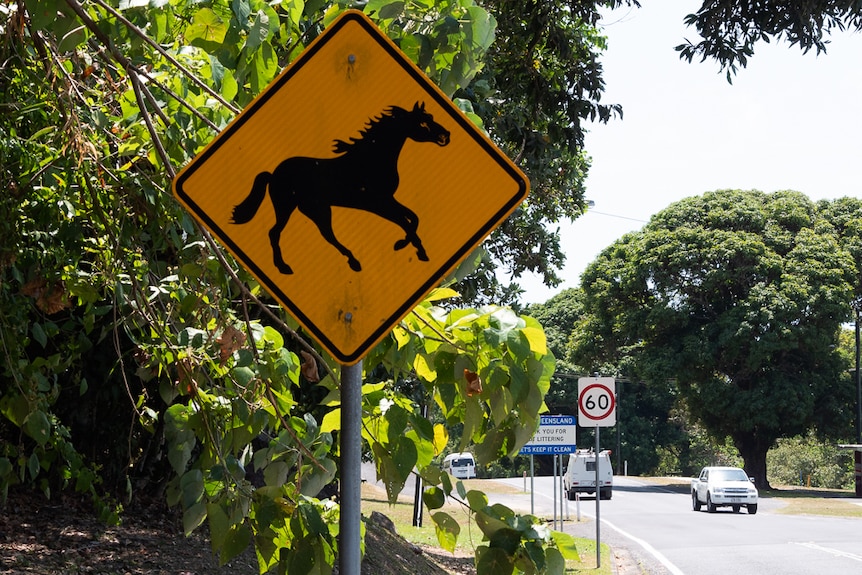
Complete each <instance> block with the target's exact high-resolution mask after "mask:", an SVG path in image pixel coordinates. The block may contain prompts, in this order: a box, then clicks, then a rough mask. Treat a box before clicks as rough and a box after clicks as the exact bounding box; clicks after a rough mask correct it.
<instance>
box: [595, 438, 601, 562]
mask: <svg viewBox="0 0 862 575" xmlns="http://www.w3.org/2000/svg"><path fill="white" fill-rule="evenodd" d="M600 500H601V494H600V489H599V426H598V425H597V426H596V569H598V568H599V567H601V566H602V535H601V529H602V528H601V525H602V520H601V512H600V507H601V506H600V505H599V501H600Z"/></svg>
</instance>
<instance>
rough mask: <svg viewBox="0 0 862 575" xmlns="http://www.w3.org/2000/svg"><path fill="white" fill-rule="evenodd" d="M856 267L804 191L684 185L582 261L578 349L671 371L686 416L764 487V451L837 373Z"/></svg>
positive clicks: (817, 400) (812, 409)
mask: <svg viewBox="0 0 862 575" xmlns="http://www.w3.org/2000/svg"><path fill="white" fill-rule="evenodd" d="M856 273H857V272H856V265H855V262H854V260H853V258H852V257H851V255H850V253H849V252H848V251H847V250H846V249H844V248H843V247H842V246H841V244H840V242H839V236H838V234H837V233H836V231H835V228H834V227H833V226H832V225H831V223H830V222H829V221H828V220H827V219H825V218H824V215H823V214H822V213H821V212H820V210H818V209H817V206H815V204H814V203H812V202H811V201H809V200H808V199H807V198H806V197H805V196H804V195H802V194H800V193H797V192H775V193H771V194H765V193H762V192H757V191H738V190H723V191H716V192H711V193H707V194H704V195H703V196H698V197H692V198H688V199H685V200H682V201H680V202H677V203H675V204H673V205H671V206H670V207H668V208H667V209H665V210H663V211H662V212H660V213H659V214H657V215H656V216H654V217H653V218H652V220H651V221H650V222H649V224H647V225H646V226H645V227H644V228H643V229H642V230H641V231H639V232H635V233H631V234H628V235H626V236H624V237H623V238H622V239H620V240H618V241H617V242H615V243H614V244H613V245H611V246H610V247H608V248H607V249H605V250H604V251H603V252H602V253H601V254H600V256H599V257H598V258H597V259H596V260H595V261H594V262H593V263H592V264H590V266H589V267H588V268H587V270H586V271H585V273H584V275H583V278H582V282H583V289H584V293H585V299H584V309H585V316H584V318H583V321H582V322H581V323H580V324H579V327H578V331H577V334H576V336H575V338H576V356H577V357H579V358H580V359H581V361H582V362H584V363H586V362H603V361H612V360H620V359H621V358H627V359H628V360H629V361H633V362H634V363H635V364H636V365H637V368H638V371H639V373H640V374H641V375H642V376H643V377H644V378H645V380H646V381H648V382H654V381H662V380H666V379H674V380H675V381H676V384H677V387H678V389H679V393H680V396H681V398H682V399H683V400H684V401H685V402H686V405H687V407H688V409H689V411H690V413H691V415H692V416H693V417H694V418H696V420H697V421H699V422H700V423H702V424H703V426H704V427H705V428H706V429H707V430H708V431H709V432H710V433H711V434H712V435H713V436H714V437H715V438H716V439H719V440H721V439H723V438H724V437H730V438H732V440H733V442H734V444H735V446H736V447H737V449H738V450H739V452H740V455H741V456H742V457H743V459H744V461H745V466H746V469H747V471H748V472H749V473H750V474H751V475H753V476H754V477H755V478H756V481H757V484H758V485H760V486H762V487H765V486H767V479H766V452H767V450H768V449H769V448H770V447H772V446H773V444H774V443H775V440H776V439H778V438H779V437H787V436H793V435H797V434H800V433H803V432H805V431H806V430H807V429H808V428H809V427H810V426H811V425H812V424H813V423H814V421H815V414H816V413H817V412H818V410H819V408H820V406H821V405H822V404H824V403H828V402H830V401H831V397H833V395H834V394H835V389H834V388H835V386H836V385H837V384H838V383H839V382H840V381H841V371H842V369H844V368H845V367H846V366H844V365H843V363H842V361H841V360H840V357H839V355H838V353H837V351H836V349H835V348H836V344H837V341H838V340H837V338H838V334H839V331H840V326H841V324H842V323H843V322H844V321H846V320H847V318H848V314H849V309H850V305H849V304H850V302H851V300H852V298H853V282H854V281H855V277H856Z"/></svg>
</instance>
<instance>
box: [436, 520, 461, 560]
mask: <svg viewBox="0 0 862 575" xmlns="http://www.w3.org/2000/svg"><path fill="white" fill-rule="evenodd" d="M431 520H432V521H434V530H435V531H436V532H437V541H438V542H439V543H440V547H442V548H443V549H445V550H446V551H449V552H450V553H454V552H455V545H456V544H457V543H458V535H459V534H460V533H461V526H460V525H458V522H457V521H455V519H453V518H452V516H451V515H449V514H448V513H446V512H445V511H438V512H437V513H432V514H431Z"/></svg>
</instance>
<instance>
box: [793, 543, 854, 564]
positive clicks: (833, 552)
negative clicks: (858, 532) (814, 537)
mask: <svg viewBox="0 0 862 575" xmlns="http://www.w3.org/2000/svg"><path fill="white" fill-rule="evenodd" d="M791 543H792V544H794V545H801V546H802V547H807V548H809V549H814V550H815V551H823V552H824V553H829V554H830V555H835V556H836V557H844V558H845V559H852V560H853V561H859V562H862V555H856V554H855V553H848V552H846V551H841V550H840V549H832V548H831V547H823V546H821V545H818V544H817V543H812V542H810V541H809V542H806V543H800V542H798V541H791Z"/></svg>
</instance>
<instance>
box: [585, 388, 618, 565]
mask: <svg viewBox="0 0 862 575" xmlns="http://www.w3.org/2000/svg"><path fill="white" fill-rule="evenodd" d="M615 387H616V380H615V379H614V378H612V377H581V378H578V417H579V418H580V421H581V425H583V426H584V427H587V426H593V427H595V428H596V567H601V565H602V555H601V552H600V548H601V539H602V536H601V528H600V527H599V526H600V525H601V521H600V519H601V508H600V506H599V501H600V500H601V497H599V467H600V465H599V463H598V454H599V452H600V451H601V443H600V439H599V437H600V434H599V428H600V427H610V426H612V425H616V423H617V399H616V395H615V394H614V388H615Z"/></svg>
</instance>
